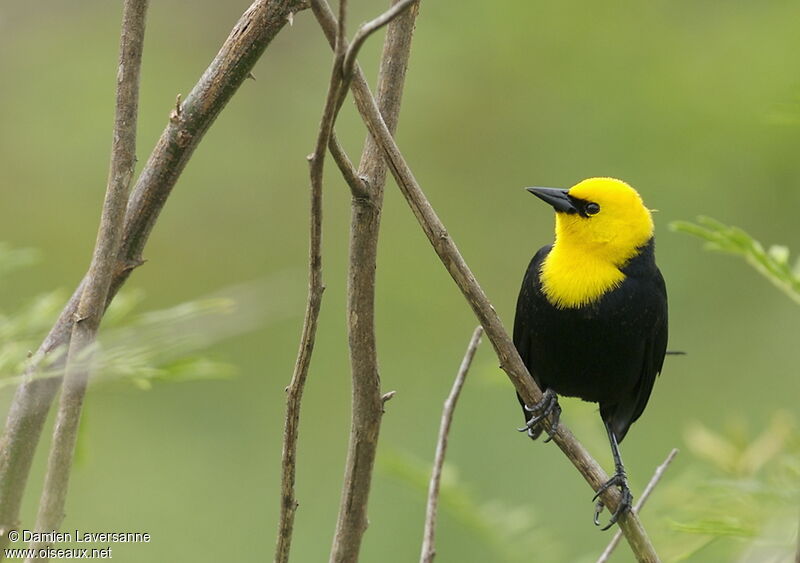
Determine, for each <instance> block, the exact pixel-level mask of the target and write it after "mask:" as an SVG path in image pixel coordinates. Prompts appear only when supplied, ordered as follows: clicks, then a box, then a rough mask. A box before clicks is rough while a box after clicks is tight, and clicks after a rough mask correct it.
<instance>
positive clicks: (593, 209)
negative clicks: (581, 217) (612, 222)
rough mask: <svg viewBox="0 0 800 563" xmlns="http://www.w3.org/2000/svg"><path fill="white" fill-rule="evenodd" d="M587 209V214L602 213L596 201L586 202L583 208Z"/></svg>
mask: <svg viewBox="0 0 800 563" xmlns="http://www.w3.org/2000/svg"><path fill="white" fill-rule="evenodd" d="M583 209H584V211H586V214H587V215H597V214H598V213H600V206H599V205H597V204H596V203H594V202H590V203H587V204H586V207H584V208H583Z"/></svg>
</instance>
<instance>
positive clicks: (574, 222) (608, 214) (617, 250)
mask: <svg viewBox="0 0 800 563" xmlns="http://www.w3.org/2000/svg"><path fill="white" fill-rule="evenodd" d="M529 191H531V192H532V193H534V194H535V195H537V196H539V197H540V198H541V199H543V200H544V201H546V202H547V203H550V204H551V205H552V206H553V207H554V208H555V210H556V246H557V247H559V246H564V247H569V248H570V249H574V250H583V251H585V252H587V253H591V254H592V255H593V256H594V257H596V258H599V259H602V260H605V261H608V262H610V263H612V264H613V265H615V266H617V267H621V266H624V265H625V263H626V262H627V261H628V260H630V259H631V258H632V257H633V256H635V255H636V253H637V250H638V249H639V247H641V246H643V245H644V244H646V243H647V241H648V240H650V237H652V236H653V218H652V216H651V215H650V211H649V210H648V209H647V208H646V207H645V206H644V203H643V202H642V198H641V197H640V196H639V194H638V192H637V191H636V190H634V189H633V188H632V187H630V186H629V185H628V184H626V183H625V182H623V181H621V180H615V179H614V178H589V179H588V180H584V181H583V182H580V183H579V184H575V185H574V186H572V187H571V188H570V189H569V190H556V189H552V188H529Z"/></svg>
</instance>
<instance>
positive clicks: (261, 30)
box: [0, 0, 307, 558]
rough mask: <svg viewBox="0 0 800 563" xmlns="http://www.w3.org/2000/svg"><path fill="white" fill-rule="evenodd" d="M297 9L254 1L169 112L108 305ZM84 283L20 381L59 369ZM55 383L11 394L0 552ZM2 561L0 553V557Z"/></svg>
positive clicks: (143, 178) (296, 2) (139, 191)
mask: <svg viewBox="0 0 800 563" xmlns="http://www.w3.org/2000/svg"><path fill="white" fill-rule="evenodd" d="M305 8H307V4H306V2H305V0H255V1H254V2H253V4H252V5H251V6H250V7H249V8H248V9H247V10H246V11H245V12H244V14H243V15H242V17H241V18H240V19H239V21H238V22H237V23H236V25H235V26H234V27H233V30H232V31H231V33H230V35H229V36H228V38H227V39H226V41H225V43H224V44H223V45H222V47H221V49H220V51H219V53H218V54H217V56H216V57H215V58H214V60H213V61H212V62H211V64H210V65H209V67H208V68H207V69H206V71H205V73H204V74H203V76H202V77H201V78H200V80H199V81H198V83H197V84H196V85H195V86H194V88H193V89H192V91H191V92H190V93H189V95H188V96H186V100H185V101H184V102H183V103H182V104H181V105H180V106H179V108H178V109H176V110H175V111H174V112H173V113H172V115H171V116H170V120H169V123H168V124H167V127H166V129H165V130H164V132H163V133H162V134H161V138H160V139H159V140H158V143H157V144H156V146H155V148H154V149H153V152H152V154H151V155H150V158H149V159H148V161H147V163H146V164H145V166H144V168H143V170H142V173H141V174H140V176H139V178H138V180H137V182H136V185H135V187H134V189H133V192H132V194H131V197H130V199H129V201H128V207H127V211H126V214H125V227H124V234H123V237H122V245H121V248H120V251H119V253H118V255H117V263H116V266H115V269H114V276H113V280H112V283H111V287H110V289H109V292H108V301H110V300H111V299H112V298H113V296H114V295H116V293H117V291H118V290H119V288H120V287H121V286H122V285H123V284H124V283H125V281H126V280H127V278H128V276H129V275H130V273H131V271H132V270H133V269H134V268H135V267H136V266H138V265H140V264H141V263H142V257H141V256H142V251H143V249H144V246H145V244H146V242H147V239H148V238H149V236H150V233H151V231H152V228H153V226H154V224H155V222H156V220H157V219H158V216H159V213H160V211H161V209H162V208H163V207H164V204H165V203H166V200H167V198H168V197H169V194H170V192H171V191H172V188H173V187H174V186H175V184H176V182H177V181H178V178H179V177H180V175H181V173H182V172H183V169H184V168H185V166H186V164H187V163H188V162H189V159H190V158H191V156H192V153H193V152H194V149H195V148H196V147H197V146H198V145H199V144H200V141H201V140H202V139H203V136H204V135H205V133H206V131H207V130H208V129H209V128H210V127H211V125H212V124H213V122H214V120H215V119H216V118H217V116H218V115H219V114H220V112H221V111H222V109H223V108H224V107H225V105H226V104H227V103H228V101H230V99H231V98H232V97H233V95H234V94H235V93H236V91H237V90H238V88H239V86H241V85H242V83H243V82H244V81H245V79H246V78H247V76H248V75H249V73H250V71H251V70H252V68H253V66H254V65H255V63H256V62H257V61H258V59H259V57H260V56H261V54H262V53H263V52H264V50H265V49H266V48H267V46H268V45H269V44H270V42H271V41H272V39H273V38H274V37H275V36H276V35H277V34H278V32H279V31H280V30H281V29H283V27H284V25H286V23H287V22H288V20H289V19H290V18H291V16H292V14H294V13H296V12H298V11H300V10H303V9H305ZM87 279H88V275H87V277H86V278H84V280H83V281H82V282H81V283H80V284H79V285H78V287H77V289H76V290H75V292H74V293H73V295H72V297H71V298H70V300H69V302H68V303H67V304H66V305H65V307H64V309H63V311H62V312H61V314H60V316H59V318H58V319H57V320H56V322H55V323H54V325H53V327H52V328H51V330H50V332H49V334H48V335H47V337H46V338H45V339H44V341H43V342H42V344H41V346H40V347H39V350H38V351H37V352H36V353H35V354H34V355H33V357H32V358H31V361H30V364H29V367H28V369H27V371H26V373H27V375H30V376H32V375H33V374H35V373H36V371H37V368H38V366H39V365H40V364H41V363H42V362H43V361H48V362H52V361H55V363H54V364H52V365H50V368H51V369H55V368H57V367H58V365H59V364H62V365H63V359H62V360H58V359H57V355H56V354H53V352H58V351H59V350H64V349H65V348H66V345H67V344H68V343H69V339H70V334H71V330H72V324H73V318H74V316H75V313H76V311H77V308H78V302H79V300H80V298H81V295H82V294H83V290H84V287H85V285H86V280H87ZM54 357H55V358H56V359H55V360H53V358H54ZM60 384H61V380H60V378H47V379H33V378H32V379H31V380H30V381H28V382H27V383H24V384H22V385H20V386H19V387H18V388H17V392H16V394H15V395H14V398H13V401H12V403H11V406H10V408H9V412H8V416H7V419H6V425H5V428H4V429H3V435H2V437H1V438H0V548H4V547H6V546H7V545H8V536H7V535H6V532H7V531H8V530H9V529H11V528H14V527H15V526H16V525H17V519H18V515H19V509H20V505H21V502H22V496H23V492H24V490H25V485H26V483H27V478H28V473H29V472H30V467H31V463H32V461H33V455H34V453H35V450H36V445H37V444H38V442H39V438H40V437H41V432H42V428H43V426H44V422H45V419H46V418H47V413H48V410H49V408H50V404H51V403H52V401H53V398H54V397H55V395H56V393H57V392H58V388H59V386H60ZM2 555H3V552H2V551H0V558H2Z"/></svg>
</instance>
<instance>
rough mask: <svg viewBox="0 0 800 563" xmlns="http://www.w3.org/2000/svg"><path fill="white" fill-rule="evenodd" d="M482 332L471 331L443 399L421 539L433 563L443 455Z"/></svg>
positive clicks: (423, 561)
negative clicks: (448, 392)
mask: <svg viewBox="0 0 800 563" xmlns="http://www.w3.org/2000/svg"><path fill="white" fill-rule="evenodd" d="M482 335H483V327H481V326H478V328H476V329H475V332H473V333H472V339H470V341H469V346H467V351H466V353H465V354H464V359H463V360H461V366H460V367H459V368H458V374H457V375H456V380H455V381H454V382H453V388H452V389H451V390H450V395H448V397H447V399H446V400H445V402H444V409H443V410H442V422H441V424H440V425H439V440H438V441H437V442H436V457H435V458H434V461H433V471H432V472H431V482H430V484H429V486H428V507H427V510H426V511H425V532H424V535H423V539H422V553H421V554H420V557H419V560H420V563H432V561H433V558H434V556H435V555H436V548H435V543H434V534H435V532H436V511H437V509H438V506H439V485H440V484H441V482H442V469H443V468H444V456H445V454H446V453H447V438H448V436H449V434H450V425H451V424H452V423H453V414H455V411H456V403H457V402H458V396H459V395H460V394H461V388H462V387H464V381H466V379H467V372H468V371H469V368H470V365H472V359H473V358H474V357H475V352H477V351H478V344H480V343H481V336H482Z"/></svg>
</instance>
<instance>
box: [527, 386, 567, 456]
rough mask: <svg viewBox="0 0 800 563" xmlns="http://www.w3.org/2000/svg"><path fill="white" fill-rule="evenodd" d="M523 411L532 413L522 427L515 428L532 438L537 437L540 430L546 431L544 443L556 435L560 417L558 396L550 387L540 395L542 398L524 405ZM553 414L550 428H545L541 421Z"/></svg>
mask: <svg viewBox="0 0 800 563" xmlns="http://www.w3.org/2000/svg"><path fill="white" fill-rule="evenodd" d="M524 408H525V411H526V412H529V413H531V414H533V415H534V416H532V417H531V418H530V420H528V421H527V422H526V423H525V426H523V427H522V428H517V430H519V431H520V432H527V433H528V436H530V437H531V438H533V439H534V440H535V439H536V438H538V437H539V434H541V433H542V430H545V431H546V432H547V436H548V438H547V440H545V441H544V442H545V444H546V443H547V442H549V441H550V440H552V439H553V436H555V435H556V433H557V432H558V421H559V420H560V419H561V407H560V406H559V404H558V397H557V396H556V392H555V391H553V390H552V389H547V390H546V391H545V392H544V395H543V396H542V400H541V401H539V402H538V403H536V404H535V405H525V406H524ZM551 414H552V415H553V417H552V419H551V420H550V428H549V429H547V428H545V426H544V424H542V422H543V421H544V419H545V418H547V417H548V416H550V415H551Z"/></svg>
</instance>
